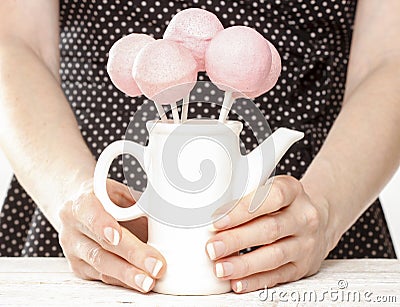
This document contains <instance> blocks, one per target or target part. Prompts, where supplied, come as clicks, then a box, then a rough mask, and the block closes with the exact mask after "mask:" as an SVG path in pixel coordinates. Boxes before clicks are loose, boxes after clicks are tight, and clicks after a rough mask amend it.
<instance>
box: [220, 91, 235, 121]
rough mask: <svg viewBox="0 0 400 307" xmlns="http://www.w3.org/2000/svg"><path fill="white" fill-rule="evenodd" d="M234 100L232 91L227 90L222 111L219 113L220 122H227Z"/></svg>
mask: <svg viewBox="0 0 400 307" xmlns="http://www.w3.org/2000/svg"><path fill="white" fill-rule="evenodd" d="M234 100H235V99H233V98H232V92H225V95H224V102H223V103H222V107H221V112H220V113H219V118H218V121H219V122H220V123H225V121H226V118H227V116H228V113H229V111H230V110H231V107H232V103H233V101H234Z"/></svg>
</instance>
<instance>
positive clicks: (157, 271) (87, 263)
mask: <svg viewBox="0 0 400 307" xmlns="http://www.w3.org/2000/svg"><path fill="white" fill-rule="evenodd" d="M107 190H108V194H109V195H110V198H111V200H112V201H113V202H114V203H116V204H118V205H120V206H130V205H132V204H133V203H134V202H135V200H134V199H133V198H132V196H131V194H130V192H129V189H128V187H126V186H125V185H123V184H120V183H118V182H116V181H113V180H108V182H107ZM78 194H79V195H78V197H76V199H75V200H73V201H69V202H67V203H66V204H65V205H64V206H63V208H62V210H61V212H60V218H61V222H62V227H61V230H60V232H59V238H60V244H61V246H62V248H63V251H64V254H65V256H66V257H67V259H68V261H69V263H70V265H71V268H72V270H73V271H74V273H75V274H76V275H78V276H79V277H81V278H84V279H91V280H101V281H103V282H105V283H107V284H113V285H118V286H122V287H127V288H133V289H136V290H139V291H141V292H148V291H150V290H151V289H152V288H153V287H154V283H155V280H156V279H158V278H160V277H161V276H162V275H163V274H164V272H165V266H166V262H165V259H164V258H163V257H162V255H161V254H160V253H159V252H158V251H157V250H156V249H154V248H153V247H151V246H149V245H147V244H146V243H144V242H143V241H145V240H147V239H146V238H147V233H146V231H147V226H146V219H145V218H142V219H138V220H136V221H132V222H129V223H125V224H124V225H125V226H126V227H128V228H125V227H122V226H121V225H120V224H119V223H118V222H117V221H116V220H115V219H114V218H113V217H112V216H111V215H109V214H108V213H107V212H106V211H105V210H104V208H103V206H102V205H101V204H100V202H99V200H98V199H97V198H96V196H95V195H94V193H93V188H92V184H91V182H90V183H86V184H85V185H84V187H83V188H82V191H80V192H79V193H78ZM130 229H131V230H130ZM139 238H140V239H139Z"/></svg>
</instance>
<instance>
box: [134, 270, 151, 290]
mask: <svg viewBox="0 0 400 307" xmlns="http://www.w3.org/2000/svg"><path fill="white" fill-rule="evenodd" d="M135 282H136V284H137V285H138V286H139V287H140V288H142V289H143V291H145V292H149V290H150V287H151V285H152V284H153V278H151V277H149V276H146V275H144V274H137V275H136V276H135Z"/></svg>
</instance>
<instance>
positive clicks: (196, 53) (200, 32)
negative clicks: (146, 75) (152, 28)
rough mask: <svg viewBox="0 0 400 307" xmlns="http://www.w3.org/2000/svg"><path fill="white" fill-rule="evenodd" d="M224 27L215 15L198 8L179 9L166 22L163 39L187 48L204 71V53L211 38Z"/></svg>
mask: <svg viewBox="0 0 400 307" xmlns="http://www.w3.org/2000/svg"><path fill="white" fill-rule="evenodd" d="M223 29H224V27H223V25H222V24H221V22H220V21H219V20H218V18H217V16H215V15H214V14H213V13H211V12H208V11H206V10H203V9H199V8H190V9H186V10H183V11H180V12H179V13H178V14H176V15H175V16H174V17H173V18H172V19H171V21H170V23H169V24H168V27H167V29H166V30H165V33H164V39H168V40H172V41H175V42H177V43H180V44H182V45H183V46H184V47H186V48H187V49H189V50H190V51H191V53H192V55H193V57H194V58H195V60H196V61H197V63H198V70H199V71H204V70H205V64H204V54H205V51H206V49H207V47H208V45H209V43H210V41H211V39H212V38H213V37H214V36H215V34H217V33H218V32H219V31H221V30H223Z"/></svg>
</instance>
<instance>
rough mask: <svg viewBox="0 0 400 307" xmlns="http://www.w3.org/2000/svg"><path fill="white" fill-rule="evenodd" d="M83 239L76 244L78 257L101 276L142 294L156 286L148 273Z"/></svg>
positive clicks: (89, 240)
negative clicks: (112, 279) (115, 280)
mask: <svg viewBox="0 0 400 307" xmlns="http://www.w3.org/2000/svg"><path fill="white" fill-rule="evenodd" d="M82 237H83V238H82V239H81V240H79V241H78V242H79V243H78V244H76V255H78V256H79V257H80V258H81V259H82V260H83V261H85V262H86V263H87V264H88V265H90V266H92V267H93V268H94V269H95V270H96V271H97V272H99V273H100V274H101V276H103V275H105V276H109V277H111V278H114V279H117V280H119V281H120V282H122V283H123V284H125V285H127V286H129V287H131V288H133V289H136V290H138V291H141V292H148V291H150V290H151V288H152V287H153V286H154V279H153V278H151V277H150V276H148V274H147V273H146V272H144V271H142V270H140V269H138V268H136V267H135V266H133V265H131V264H130V263H128V262H126V261H125V260H124V259H121V258H120V257H118V256H117V255H115V254H112V253H110V252H109V251H106V250H104V249H103V248H102V247H101V246H100V245H98V244H97V243H96V242H94V241H92V240H91V239H89V238H86V237H84V236H82ZM108 280H109V281H111V280H110V279H108Z"/></svg>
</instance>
